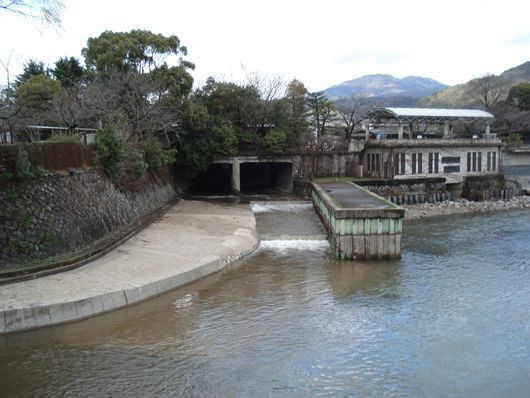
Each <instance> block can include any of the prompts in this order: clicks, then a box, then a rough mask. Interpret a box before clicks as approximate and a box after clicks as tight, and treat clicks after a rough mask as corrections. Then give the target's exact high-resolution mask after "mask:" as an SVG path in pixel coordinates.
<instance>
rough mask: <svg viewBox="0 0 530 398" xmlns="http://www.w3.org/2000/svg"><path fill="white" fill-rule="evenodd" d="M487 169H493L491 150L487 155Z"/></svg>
mask: <svg viewBox="0 0 530 398" xmlns="http://www.w3.org/2000/svg"><path fill="white" fill-rule="evenodd" d="M486 170H487V171H491V152H488V154H487V155H486Z"/></svg>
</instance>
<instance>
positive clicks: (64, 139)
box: [46, 134, 81, 144]
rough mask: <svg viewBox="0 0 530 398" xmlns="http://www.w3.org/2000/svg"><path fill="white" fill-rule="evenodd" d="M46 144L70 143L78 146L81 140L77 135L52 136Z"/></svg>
mask: <svg viewBox="0 0 530 398" xmlns="http://www.w3.org/2000/svg"><path fill="white" fill-rule="evenodd" d="M46 142H59V143H72V144H79V143H80V142H81V138H80V137H79V136H78V135H69V134H54V135H52V136H51V137H50V138H49V139H48V140H46Z"/></svg>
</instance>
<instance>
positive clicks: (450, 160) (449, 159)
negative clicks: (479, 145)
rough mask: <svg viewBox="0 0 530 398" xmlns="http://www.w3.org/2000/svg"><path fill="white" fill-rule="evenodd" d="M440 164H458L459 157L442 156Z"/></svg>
mask: <svg viewBox="0 0 530 398" xmlns="http://www.w3.org/2000/svg"><path fill="white" fill-rule="evenodd" d="M468 157H469V153H468ZM442 163H460V156H442Z"/></svg>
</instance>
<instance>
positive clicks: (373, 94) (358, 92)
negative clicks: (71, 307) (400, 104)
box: [323, 73, 448, 102]
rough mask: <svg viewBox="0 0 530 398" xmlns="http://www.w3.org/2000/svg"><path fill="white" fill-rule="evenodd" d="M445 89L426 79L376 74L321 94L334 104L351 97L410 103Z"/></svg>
mask: <svg viewBox="0 0 530 398" xmlns="http://www.w3.org/2000/svg"><path fill="white" fill-rule="evenodd" d="M447 87H448V86H447V85H446V84H443V83H440V82H438V81H436V80H434V79H432V78H428V77H421V76H414V75H410V76H406V77H403V78H397V77H395V76H392V75H389V74H382V73H377V74H368V75H364V76H361V77H359V78H356V79H352V80H347V81H344V82H342V83H339V84H336V85H334V86H331V87H329V88H327V89H325V90H323V93H324V94H326V96H327V97H328V98H329V99H330V100H331V101H335V102H337V101H342V100H348V99H350V98H351V97H352V96H355V97H364V98H367V99H374V100H375V99H378V100H384V99H389V100H391V102H393V101H392V98H393V97H401V98H403V99H406V101H407V102H410V100H412V99H420V98H423V97H425V96H428V95H430V94H433V93H435V92H437V91H440V90H443V89H445V88H447Z"/></svg>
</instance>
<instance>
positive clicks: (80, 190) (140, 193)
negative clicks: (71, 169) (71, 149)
mask: <svg viewBox="0 0 530 398" xmlns="http://www.w3.org/2000/svg"><path fill="white" fill-rule="evenodd" d="M145 179H146V180H145V181H144V184H143V186H142V188H141V189H138V190H134V191H123V192H122V191H120V190H118V189H117V188H116V187H115V186H114V185H113V184H112V183H111V182H110V181H108V180H107V179H105V178H103V177H102V176H100V175H99V174H98V173H97V172H95V171H88V172H76V173H73V174H69V175H62V174H59V173H51V174H48V175H47V176H46V177H42V178H35V179H28V180H23V181H0V267H6V266H10V265H15V264H20V263H24V262H27V261H30V260H38V259H44V258H47V257H50V256H54V255H57V254H60V253H63V252H67V251H73V250H79V249H81V248H83V247H85V246H87V245H88V244H90V243H92V242H94V241H95V240H97V239H99V238H102V237H103V236H105V235H106V234H108V233H109V232H112V231H115V230H116V229H118V228H120V227H123V226H126V225H128V224H130V223H132V222H134V221H136V220H137V219H138V218H139V217H141V216H143V215H145V214H147V213H148V212H150V211H153V210H155V209H157V208H159V207H161V206H162V205H163V204H165V203H166V202H167V201H169V200H171V199H173V198H174V197H175V190H174V187H173V185H172V184H171V183H168V182H164V181H162V180H160V179H159V178H157V177H156V176H153V175H149V176H146V177H145Z"/></svg>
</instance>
